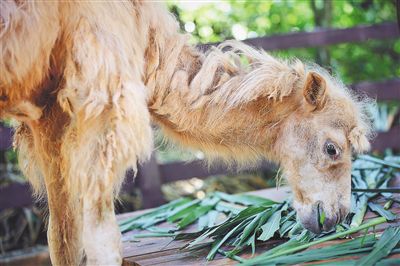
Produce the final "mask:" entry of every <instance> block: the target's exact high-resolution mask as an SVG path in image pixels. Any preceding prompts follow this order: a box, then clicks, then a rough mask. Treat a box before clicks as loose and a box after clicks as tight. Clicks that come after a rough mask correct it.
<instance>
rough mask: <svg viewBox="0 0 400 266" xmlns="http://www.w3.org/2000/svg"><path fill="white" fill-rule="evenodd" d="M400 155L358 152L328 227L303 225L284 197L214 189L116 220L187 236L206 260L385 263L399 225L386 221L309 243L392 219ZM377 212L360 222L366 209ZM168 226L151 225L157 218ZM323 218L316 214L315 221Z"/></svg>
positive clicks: (127, 226) (124, 227)
mask: <svg viewBox="0 0 400 266" xmlns="http://www.w3.org/2000/svg"><path fill="white" fill-rule="evenodd" d="M399 169H400V156H397V157H396V156H387V157H385V158H384V159H383V160H382V159H379V158H376V157H372V156H368V155H363V156H360V157H358V159H357V160H356V161H355V162H354V164H353V171H352V190H353V193H352V211H351V214H350V215H348V217H347V218H346V220H345V221H344V222H343V223H341V224H340V225H338V226H337V227H336V228H335V229H334V230H332V231H331V232H323V233H321V234H318V235H317V234H313V233H311V232H309V231H307V230H306V229H304V228H303V226H302V225H301V223H300V222H299V221H298V220H297V218H296V212H295V210H294V209H293V208H292V207H291V204H290V199H289V200H287V201H284V202H275V201H272V200H269V199H266V198H262V197H258V196H253V195H246V194H239V195H229V194H225V193H222V192H214V193H210V194H208V195H206V197H205V198H203V199H194V200H192V199H189V198H181V199H178V200H175V201H172V202H170V203H168V204H165V205H163V206H160V207H158V208H156V209H154V210H152V211H150V212H148V213H146V214H144V215H141V216H137V217H134V218H129V219H126V220H123V221H121V222H120V229H121V231H122V232H127V231H130V230H137V229H141V230H147V231H148V233H144V234H137V235H136V236H135V238H142V237H158V236H159V237H166V236H170V237H173V238H174V239H175V240H188V244H187V245H186V247H185V248H187V249H190V250H197V249H200V248H208V249H209V253H208V255H207V260H212V259H213V258H214V257H215V255H216V254H217V253H220V254H223V255H224V256H226V257H229V258H232V259H235V260H237V261H239V262H241V263H243V264H244V265H259V264H260V263H261V262H262V263H263V264H265V263H266V262H268V264H269V265H276V264H295V263H303V262H307V261H314V260H324V259H331V258H337V257H341V256H348V255H349V254H362V253H368V254H369V255H368V256H365V257H363V258H362V259H361V260H360V261H355V260H352V261H346V262H345V263H346V265H356V264H357V265H358V264H361V265H373V264H375V263H376V262H378V261H379V262H380V263H391V260H390V259H387V260H386V261H385V260H384V257H386V256H387V255H388V254H393V253H399V252H400V249H399V241H400V227H399V226H397V227H396V226H391V227H389V228H388V229H386V230H385V232H384V233H383V234H382V235H378V234H372V235H365V236H364V237H358V238H355V239H353V240H350V241H347V242H345V243H341V244H340V245H333V246H329V247H324V248H320V249H315V250H306V251H303V252H299V251H302V250H305V249H307V248H309V247H310V246H313V245H317V244H320V243H323V242H326V241H329V240H333V239H337V238H344V237H347V236H349V235H350V234H352V233H355V232H358V231H362V230H367V231H368V229H369V228H371V227H375V226H376V225H379V224H381V223H385V222H387V221H389V222H390V221H394V220H395V219H396V215H395V214H393V213H392V212H391V211H390V208H391V206H392V204H393V202H395V201H397V202H399V199H398V198H395V197H394V195H396V192H397V193H398V192H399V191H395V190H393V189H391V188H388V182H389V180H390V179H391V178H392V177H393V176H395V175H396V173H398V172H399ZM378 195H382V196H383V197H384V198H385V200H386V203H385V205H384V206H381V205H380V204H377V203H374V202H373V199H374V198H376V196H378ZM368 208H369V209H371V210H372V211H374V212H376V213H377V214H379V216H380V217H378V218H375V219H372V220H368V221H366V222H364V223H363V220H364V216H365V213H366V211H367V209H368ZM165 222H167V224H169V225H170V226H169V227H165V226H163V227H160V226H157V225H158V224H160V223H165ZM323 222H324V217H322V216H321V217H320V223H321V224H322V223H323ZM194 223H197V230H195V231H193V230H191V231H189V232H187V229H188V226H189V225H192V224H194ZM277 237H278V238H281V239H288V241H286V242H285V243H283V244H281V245H278V246H276V247H274V248H272V249H270V250H268V251H267V252H265V253H263V254H260V255H258V256H255V257H253V258H252V259H248V260H244V259H242V258H241V257H239V256H238V255H239V253H240V252H241V251H243V250H244V249H246V248H248V247H250V248H251V250H252V253H253V254H254V253H255V249H256V245H258V243H262V242H265V241H267V240H270V239H271V238H277Z"/></svg>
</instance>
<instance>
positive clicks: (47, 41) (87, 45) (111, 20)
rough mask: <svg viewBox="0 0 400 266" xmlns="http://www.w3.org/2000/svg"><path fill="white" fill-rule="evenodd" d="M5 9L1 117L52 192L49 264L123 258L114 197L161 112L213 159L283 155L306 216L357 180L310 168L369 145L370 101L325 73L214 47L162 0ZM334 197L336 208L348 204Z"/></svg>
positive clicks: (237, 46) (31, 174) (29, 171)
mask: <svg viewBox="0 0 400 266" xmlns="http://www.w3.org/2000/svg"><path fill="white" fill-rule="evenodd" d="M0 18H1V24H0V40H1V51H0V52H1V57H0V68H1V72H2V75H0V116H1V117H11V118H16V119H17V120H19V121H21V124H20V126H19V127H18V129H17V131H16V134H15V146H16V148H17V149H18V150H19V159H20V164H21V168H22V170H23V171H24V173H25V175H26V176H27V177H28V178H29V180H30V182H31V183H32V185H33V187H34V189H35V191H36V192H37V193H38V194H40V193H44V192H45V193H46V195H47V199H48V203H49V210H50V217H49V228H48V238H49V247H50V252H51V259H52V262H53V264H56V265H76V264H79V263H83V262H85V261H86V263H87V264H120V263H121V255H120V248H119V246H120V236H119V232H118V227H117V225H116V221H115V217H114V209H113V208H114V207H113V198H114V196H115V194H116V193H117V191H118V189H119V186H120V184H121V182H122V177H123V176H124V172H125V170H126V169H127V168H128V167H129V166H131V167H134V169H136V165H137V163H138V162H143V161H145V160H146V159H147V158H148V157H149V156H150V153H151V151H152V132H151V126H150V121H151V120H153V121H154V122H155V123H157V124H159V125H160V127H161V128H162V129H163V130H164V131H165V132H166V134H167V135H168V136H170V137H171V138H173V139H175V140H176V141H178V142H179V143H181V144H183V145H186V146H190V147H194V148H198V149H201V150H203V151H205V152H206V154H208V155H209V156H210V157H220V158H221V157H222V158H224V159H225V160H226V161H232V160H235V161H237V162H240V163H254V162H255V161H257V160H259V159H260V158H265V157H266V158H268V159H270V160H273V161H276V162H280V163H281V164H282V165H283V167H284V168H285V171H286V172H287V173H290V175H289V177H288V178H289V183H290V184H291V186H292V188H293V190H294V193H295V200H296V202H298V204H299V207H298V210H299V211H300V210H301V211H302V212H304V213H307V211H309V208H308V206H309V204H310V202H311V203H312V202H315V201H317V200H325V201H326V203H327V205H328V203H329V202H333V200H336V199H337V197H339V196H340V197H342V196H343V195H339V196H338V195H336V194H337V193H339V192H337V191H347V190H348V187H349V186H346V184H347V183H345V182H343V183H342V182H339V183H338V181H329V180H333V179H324V180H325V181H324V182H325V183H324V184H325V185H326V187H329V188H331V189H332V193H333V194H332V195H333V196H331V197H330V198H328V199H322V198H319V197H322V196H321V195H320V194H318V192H317V190H316V189H314V188H313V184H314V183H318V182H313V183H312V184H311V183H310V182H308V181H307V182H306V181H305V180H303V181H300V179H301V177H302V174H301V173H302V172H304V170H302V168H301V167H302V166H303V165H308V167H312V166H311V164H309V162H311V161H312V162H313V163H314V164H317V163H319V164H325V165H326V164H329V165H331V164H335V165H337V164H341V165H342V166H341V167H342V168H343V169H347V170H348V169H349V164H350V160H349V158H350V157H349V154H350V153H351V148H350V147H349V145H348V143H351V144H352V145H353V147H354V149H355V150H357V151H362V150H365V149H366V148H368V145H369V144H368V140H367V135H368V132H369V126H368V123H366V122H365V121H366V119H365V115H363V111H362V110H361V109H362V102H360V101H356V100H355V98H354V97H352V96H351V95H350V94H349V93H348V91H347V90H346V89H345V88H344V86H342V85H340V84H339V83H338V82H336V81H335V80H334V79H332V78H331V77H330V76H329V75H327V74H326V73H324V72H323V71H321V70H319V69H316V68H311V69H310V68H308V67H306V66H304V65H303V64H302V63H301V62H300V61H293V62H285V61H281V60H278V59H275V58H273V57H271V56H270V55H268V54H266V53H265V52H262V51H257V50H255V49H253V48H250V47H249V46H247V45H244V44H242V43H237V42H229V41H228V42H225V43H223V44H222V45H220V46H219V47H218V48H214V49H212V50H210V51H209V52H208V53H206V54H204V53H202V52H201V51H198V50H197V49H196V48H194V47H192V46H191V45H189V44H188V42H187V36H185V35H182V34H179V33H178V26H177V23H176V21H175V19H174V18H173V17H172V16H171V15H170V14H168V13H167V12H166V11H165V10H164V8H163V7H162V6H159V5H156V4H154V3H151V2H147V1H134V0H132V1H120V2H116V1H109V2H105V1H104V2H93V1H59V2H57V1H54V2H46V1H38V2H33V1H2V2H0ZM241 57H242V58H241ZM243 60H245V61H247V63H243ZM325 120H326V121H327V122H326V121H325ZM328 122H329V123H328ZM294 132H295V133H296V134H297V136H296V135H295V133H294ZM321 132H322V133H321ZM331 132H335V133H334V134H333V133H331ZM328 135H329V136H328ZM328 137H329V139H334V140H337V143H339V144H340V145H341V149H342V152H343V158H341V160H340V161H339V162H332V161H329V159H328V158H325V159H324V160H322V159H318V156H317V154H318V152H317V151H320V150H321V149H320V148H319V147H318V145H322V144H321V143H320V142H321V141H324V140H325V139H327V138H328ZM287 143H295V145H292V146H298V150H297V152H296V154H297V155H298V157H296V158H295V157H294V155H293V154H291V150H290V149H291V147H292V146H290V147H289V146H287ZM339 144H338V145H339ZM310 147H313V148H315V150H311V149H310ZM305 151H307V152H308V153H307V154H303V155H302V153H304V152H305ZM304 158H308V159H307V161H304V160H305V159H304ZM316 158H317V159H316ZM302 160H303V161H302ZM321 160H322V161H321ZM310 169H314V168H310ZM324 169H325V168H324ZM329 169H330V168H329ZM347 170H346V171H347ZM331 172H332V171H331V170H329V171H328V170H323V171H322V172H321V171H320V172H316V174H314V176H315V177H316V178H317V177H318V176H320V175H324V176H326V177H327V176H330V175H332V173H331ZM346 173H347V172H346ZM346 173H344V172H343V173H340V175H343V176H345V175H346ZM336 174H337V172H336ZM318 180H319V179H318ZM321 180H322V179H321ZM326 180H328V181H326ZM320 182H322V181H320ZM346 182H347V181H346ZM302 184H311V185H308V187H307V188H305V187H304V186H303V185H302ZM343 198H345V199H344V200H342V201H343V202H342V203H340V204H342V205H346V206H347V205H348V202H347V196H343ZM329 204H330V205H329V206H333V207H332V208H331V209H328V210H327V213H328V214H331V215H333V216H334V215H335V212H337V209H338V208H340V204H339V205H338V204H337V203H329ZM307 208H308V209H307ZM332 219H334V218H332ZM335 219H336V218H335ZM336 220H338V219H336ZM327 221H330V218H329V219H327ZM310 227H311V226H310ZM85 257H86V258H85Z"/></svg>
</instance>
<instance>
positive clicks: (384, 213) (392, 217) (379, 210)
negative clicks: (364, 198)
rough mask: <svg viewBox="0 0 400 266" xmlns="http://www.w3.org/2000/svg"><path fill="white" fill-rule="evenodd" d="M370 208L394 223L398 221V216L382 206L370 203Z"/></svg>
mask: <svg viewBox="0 0 400 266" xmlns="http://www.w3.org/2000/svg"><path fill="white" fill-rule="evenodd" d="M368 207H369V208H370V209H371V210H372V211H374V212H377V213H378V214H379V215H380V216H382V217H385V218H386V219H387V220H389V221H394V220H395V219H396V215H395V214H393V213H392V212H391V211H388V210H385V208H383V207H382V206H381V205H379V204H375V203H372V202H369V203H368Z"/></svg>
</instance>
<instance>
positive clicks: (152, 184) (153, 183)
mask: <svg viewBox="0 0 400 266" xmlns="http://www.w3.org/2000/svg"><path fill="white" fill-rule="evenodd" d="M136 178H137V179H136V182H135V183H136V185H137V186H138V187H139V189H140V192H141V193H142V200H143V208H144V209H148V208H154V207H157V206H160V205H161V204H163V203H164V202H165V199H164V196H163V194H162V191H161V185H162V180H161V175H160V171H159V168H158V164H157V160H156V158H155V154H154V153H153V154H152V156H151V158H150V160H149V161H148V162H146V163H145V164H143V165H141V166H139V169H138V175H137V177H136Z"/></svg>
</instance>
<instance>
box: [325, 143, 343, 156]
mask: <svg viewBox="0 0 400 266" xmlns="http://www.w3.org/2000/svg"><path fill="white" fill-rule="evenodd" d="M325 152H326V154H328V155H329V157H331V158H332V159H334V160H335V159H337V158H338V157H339V153H340V151H339V149H338V148H337V147H336V145H335V144H334V143H333V142H330V141H327V142H326V143H325Z"/></svg>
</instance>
